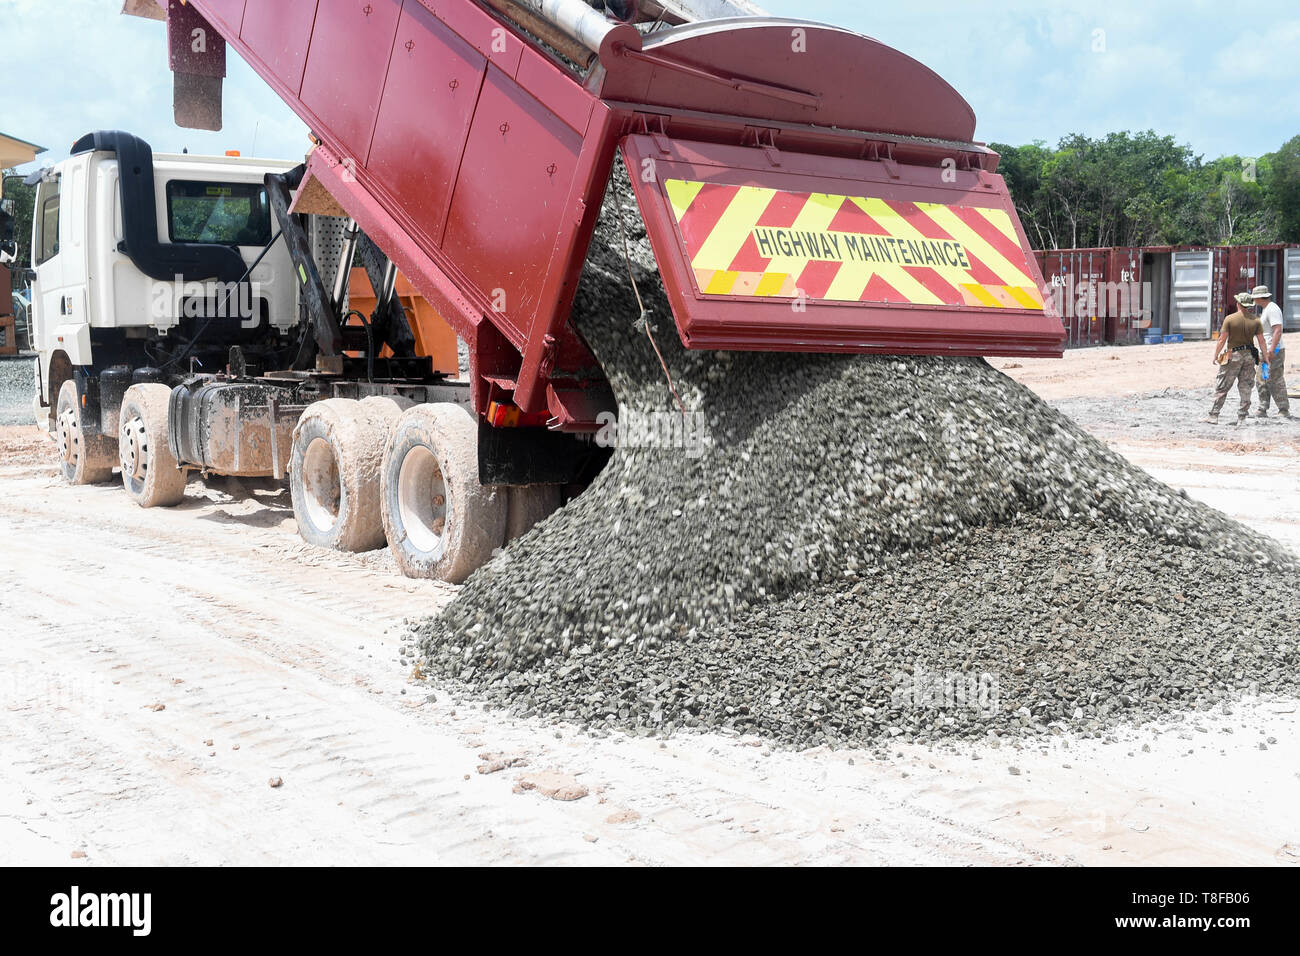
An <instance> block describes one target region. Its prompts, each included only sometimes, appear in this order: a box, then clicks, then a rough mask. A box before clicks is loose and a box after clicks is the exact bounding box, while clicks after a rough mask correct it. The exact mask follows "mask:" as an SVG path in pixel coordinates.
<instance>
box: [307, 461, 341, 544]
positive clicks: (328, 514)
mask: <svg viewBox="0 0 1300 956" xmlns="http://www.w3.org/2000/svg"><path fill="white" fill-rule="evenodd" d="M302 497H303V502H302V503H303V510H304V511H306V512H307V520H308V521H310V522H311V523H312V524H313V525H314V526H315V527H316V528H317V529H318V530H319V531H321V532H323V533H328V532H330V531H332V530H333V528H334V525H336V524H337V523H338V520H339V508H340V506H341V505H342V502H343V482H342V480H340V478H339V466H338V461H337V460H336V459H335V457H334V449H333V447H332V446H331V445H330V443H329V442H328V441H326V440H325V439H324V438H313V439H312V440H311V442H310V443H308V445H307V448H306V450H305V451H304V452H303V455H302Z"/></svg>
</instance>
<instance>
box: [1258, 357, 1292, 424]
mask: <svg viewBox="0 0 1300 956" xmlns="http://www.w3.org/2000/svg"><path fill="white" fill-rule="evenodd" d="M1270 398H1271V399H1272V400H1273V401H1275V402H1277V410H1278V411H1279V412H1281V413H1282V414H1283V415H1289V414H1290V413H1291V399H1290V398H1288V397H1287V394H1286V349H1283V350H1282V351H1280V352H1277V353H1276V354H1274V355H1271V356H1269V362H1268V381H1267V382H1266V381H1264V379H1263V378H1261V379H1260V380H1259V410H1260V411H1261V412H1266V411H1268V403H1269V399H1270Z"/></svg>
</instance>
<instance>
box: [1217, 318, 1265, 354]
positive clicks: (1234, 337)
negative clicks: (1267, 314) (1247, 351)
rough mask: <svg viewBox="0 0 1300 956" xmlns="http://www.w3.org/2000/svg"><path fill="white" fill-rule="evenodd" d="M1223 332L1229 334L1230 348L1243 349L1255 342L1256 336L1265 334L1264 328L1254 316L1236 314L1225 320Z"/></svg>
mask: <svg viewBox="0 0 1300 956" xmlns="http://www.w3.org/2000/svg"><path fill="white" fill-rule="evenodd" d="M1223 331H1225V332H1227V333H1228V348H1230V349H1236V348H1241V347H1242V346H1243V345H1249V344H1250V343H1251V342H1253V341H1254V340H1255V336H1257V335H1263V334H1264V326H1262V325H1260V322H1259V319H1257V318H1255V317H1254V316H1253V315H1245V314H1244V313H1241V312H1234V313H1232V315H1230V316H1228V317H1227V318H1226V319H1224V320H1223Z"/></svg>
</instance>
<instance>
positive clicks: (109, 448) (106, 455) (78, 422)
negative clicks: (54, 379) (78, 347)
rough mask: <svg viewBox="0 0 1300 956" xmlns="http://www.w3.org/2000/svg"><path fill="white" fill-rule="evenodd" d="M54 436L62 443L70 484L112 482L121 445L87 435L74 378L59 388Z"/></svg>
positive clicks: (61, 454)
mask: <svg viewBox="0 0 1300 956" xmlns="http://www.w3.org/2000/svg"><path fill="white" fill-rule="evenodd" d="M54 437H55V439H56V440H57V441H58V443H59V457H60V459H61V460H60V463H59V464H60V466H61V469H62V471H63V477H64V478H66V479H67V481H68V483H69V484H73V485H93V484H97V483H99V482H102V481H110V480H111V479H112V477H113V466H114V465H116V464H117V446H116V445H115V444H114V442H113V440H112V439H111V438H108V437H107V436H104V435H87V434H86V430H85V428H84V427H83V424H82V416H81V403H80V402H79V401H78V400H77V385H76V383H75V382H74V381H72V379H68V380H67V381H66V382H64V383H63V385H62V387H61V388H60V389H59V403H58V407H57V411H56V417H55V431H54Z"/></svg>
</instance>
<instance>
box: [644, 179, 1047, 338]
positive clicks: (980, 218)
mask: <svg viewBox="0 0 1300 956" xmlns="http://www.w3.org/2000/svg"><path fill="white" fill-rule="evenodd" d="M664 186H665V190H666V192H667V196H668V201H669V204H670V206H671V208H672V215H673V220H674V222H675V224H676V227H677V231H678V233H679V235H680V237H681V240H682V242H683V243H684V245H685V247H686V253H687V258H688V259H689V260H690V264H691V269H692V271H693V273H694V277H695V284H696V287H697V289H698V291H699V293H700V294H701V295H704V296H731V297H739V298H761V299H774V298H776V299H780V298H785V299H796V298H806V299H812V300H821V301H826V302H878V303H908V304H914V305H929V306H944V305H948V306H960V307H966V308H979V309H1021V310H1030V311H1037V312H1041V311H1042V310H1043V297H1042V293H1041V292H1040V291H1039V289H1038V286H1037V284H1036V283H1035V282H1034V280H1033V279H1031V278H1030V276H1029V272H1030V269H1029V266H1028V264H1027V262H1026V254H1025V252H1024V250H1023V249H1022V247H1021V245H1020V239H1019V237H1018V236H1017V234H1016V229H1015V225H1014V224H1013V222H1012V220H1011V217H1010V216H1009V215H1008V214H1007V213H1006V212H1005V211H1004V210H1002V209H996V208H983V207H979V206H958V205H946V204H942V203H927V202H903V201H898V200H892V199H881V198H874V197H871V196H836V195H830V194H827V193H800V192H787V191H785V190H780V189H769V188H765V187H759V186H729V185H721V184H717V183H702V182H692V181H690V180H685V179H669V180H667V181H666V182H665V184H664Z"/></svg>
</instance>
